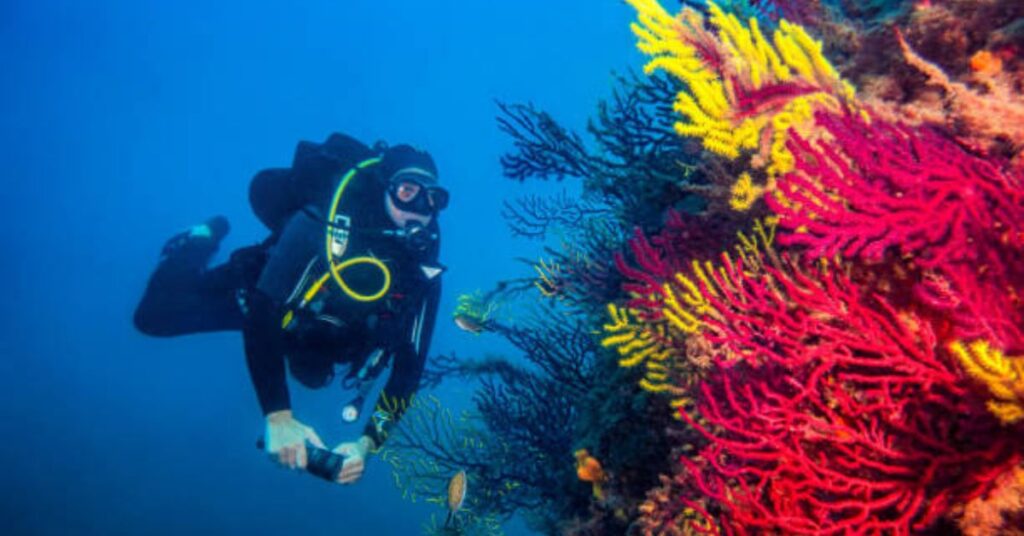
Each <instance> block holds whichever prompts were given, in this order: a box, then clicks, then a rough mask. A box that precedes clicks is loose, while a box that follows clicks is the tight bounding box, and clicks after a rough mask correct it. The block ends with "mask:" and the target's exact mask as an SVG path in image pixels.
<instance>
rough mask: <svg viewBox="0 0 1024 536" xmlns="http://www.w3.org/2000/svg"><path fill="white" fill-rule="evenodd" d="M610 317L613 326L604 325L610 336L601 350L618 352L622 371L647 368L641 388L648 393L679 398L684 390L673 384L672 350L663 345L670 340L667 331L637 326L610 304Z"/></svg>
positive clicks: (620, 310) (627, 314) (660, 327)
mask: <svg viewBox="0 0 1024 536" xmlns="http://www.w3.org/2000/svg"><path fill="white" fill-rule="evenodd" d="M608 315H609V316H610V317H611V322H609V323H607V324H605V325H604V332H605V333H607V336H606V337H605V338H604V339H602V340H601V346H604V347H605V348H614V349H615V351H616V352H618V354H619V356H620V359H619V366H620V367H626V368H632V367H636V366H639V365H643V366H644V369H645V374H644V377H643V378H642V379H641V380H640V387H641V388H642V389H644V390H645V391H650V392H652V393H666V392H667V393H669V394H672V395H680V394H681V393H682V389H680V388H679V387H678V386H675V385H673V384H672V383H671V382H670V376H669V373H670V372H671V366H672V363H673V360H672V357H673V350H672V348H670V347H668V346H666V345H665V344H664V341H665V340H667V339H666V333H665V327H664V326H663V325H657V324H638V323H636V322H634V321H633V320H634V318H633V315H632V313H630V311H629V310H628V309H620V308H619V307H616V306H615V304H611V303H610V304H608Z"/></svg>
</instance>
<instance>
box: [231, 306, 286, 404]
mask: <svg viewBox="0 0 1024 536" xmlns="http://www.w3.org/2000/svg"><path fill="white" fill-rule="evenodd" d="M246 305H247V306H248V308H249V311H248V314H247V315H246V317H245V324H244V326H243V327H242V336H243V338H244V340H245V361H246V364H247V365H248V366H249V376H250V378H251V379H252V385H253V387H254V388H255V389H256V398H257V399H258V400H259V403H260V408H261V409H262V410H263V414H264V415H270V414H271V413H274V412H278V411H282V410H287V409H291V400H290V399H289V396H288V379H287V374H286V372H285V363H284V349H283V348H282V344H281V336H280V335H281V333H280V331H281V328H280V322H279V321H278V320H277V317H276V315H275V314H274V313H275V312H276V310H277V308H276V307H274V303H273V301H271V299H270V298H268V297H267V296H266V295H265V294H263V293H262V292H260V291H258V290H254V291H252V292H250V293H249V295H248V297H247V300H246Z"/></svg>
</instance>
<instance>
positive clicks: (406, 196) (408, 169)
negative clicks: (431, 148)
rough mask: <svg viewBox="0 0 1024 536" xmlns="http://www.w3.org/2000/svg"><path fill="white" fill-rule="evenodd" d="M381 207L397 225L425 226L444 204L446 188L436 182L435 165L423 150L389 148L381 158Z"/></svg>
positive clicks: (445, 201)
mask: <svg viewBox="0 0 1024 536" xmlns="http://www.w3.org/2000/svg"><path fill="white" fill-rule="evenodd" d="M380 173H381V177H382V178H383V180H384V181H385V184H384V186H385V195H384V207H385V210H386V211H387V213H388V216H390V217H391V221H393V222H394V223H395V225H397V226H398V227H400V228H403V229H404V228H406V227H408V226H409V225H410V224H417V225H422V226H427V225H429V224H430V222H431V220H433V218H435V217H436V216H437V214H438V212H440V211H442V210H444V208H445V207H447V206H448V191H447V190H445V189H444V188H442V187H441V186H440V185H438V181H437V166H436V165H435V164H434V159H433V158H431V157H430V155H429V154H427V153H426V152H424V151H420V150H417V149H414V148H413V147H411V146H409V145H397V146H395V147H391V148H389V149H388V150H387V151H386V152H385V153H384V155H383V157H382V158H381V162H380Z"/></svg>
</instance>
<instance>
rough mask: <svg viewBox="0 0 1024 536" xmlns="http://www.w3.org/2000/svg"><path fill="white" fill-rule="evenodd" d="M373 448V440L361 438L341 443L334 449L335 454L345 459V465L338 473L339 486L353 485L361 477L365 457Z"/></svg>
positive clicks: (364, 465)
mask: <svg viewBox="0 0 1024 536" xmlns="http://www.w3.org/2000/svg"><path fill="white" fill-rule="evenodd" d="M373 448H374V444H373V439H370V437H369V436H363V437H360V438H359V439H358V440H356V441H352V442H350V443H342V444H340V445H338V446H337V447H336V448H335V449H334V453H335V454H340V455H342V456H344V457H345V464H344V465H342V466H341V472H340V473H338V483H339V484H353V483H355V482H356V481H357V480H359V478H360V477H362V476H363V469H364V468H365V467H366V457H367V456H369V454H370V451H371V450H373Z"/></svg>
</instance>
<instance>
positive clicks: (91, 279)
mask: <svg viewBox="0 0 1024 536" xmlns="http://www.w3.org/2000/svg"><path fill="white" fill-rule="evenodd" d="M208 4H211V3H208V2H198V1H182V2H152V1H148V2H147V1H142V2H140V1H138V0H131V1H128V0H124V1H97V2H76V1H52V0H42V1H39V0H34V1H25V0H21V1H17V0H14V1H7V2H3V3H0V72H2V73H3V83H2V84H0V173H2V174H3V178H2V181H3V194H2V195H0V217H2V221H0V223H2V224H3V228H2V230H0V251H2V252H3V256H2V262H0V285H2V290H3V294H2V296H3V297H2V298H0V311H2V317H0V319H2V322H0V430H2V432H0V462H2V464H3V465H2V469H0V474H2V475H3V476H2V477H0V482H2V486H3V490H2V491H3V493H2V499H0V514H2V516H0V527H4V528H3V531H4V533H5V534H104V535H106V534H191V533H229V534H242V533H245V534H310V535H314V534H397V535H405V534H417V533H419V530H420V525H421V523H422V522H423V521H424V520H425V519H426V518H427V517H428V516H429V515H430V514H431V513H432V512H435V511H436V509H435V508H434V507H428V506H423V505H410V504H409V503H407V502H404V501H403V500H402V499H401V496H400V493H399V491H398V490H396V489H395V488H394V487H393V485H392V484H391V480H390V475H389V473H388V470H387V467H386V466H385V465H384V464H382V463H380V462H379V461H377V462H371V465H370V466H369V468H368V471H367V474H366V475H365V477H364V479H363V480H362V481H361V482H360V483H358V485H356V486H351V487H341V486H336V485H329V484H326V483H322V482H320V481H317V480H315V479H312V478H309V477H307V476H305V475H300V474H297V473H289V472H287V471H285V470H282V469H278V468H277V467H275V466H274V465H272V464H271V463H269V462H268V461H267V460H266V459H265V458H264V457H263V456H262V455H261V454H260V453H259V452H258V451H256V449H255V448H254V445H253V443H254V440H255V438H256V437H257V436H259V435H260V434H261V432H262V418H261V415H260V412H259V409H258V407H257V404H256V400H255V396H254V395H253V392H252V390H251V388H250V385H249V379H248V376H247V373H246V369H245V365H244V359H243V355H242V352H241V341H240V337H239V336H238V335H237V334H217V335H204V336H193V337H186V338H178V339H172V340H159V339H151V338H146V337H144V336H142V335H140V334H138V333H136V332H135V331H134V330H133V328H132V325H131V322H130V318H131V312H132V310H133V308H134V306H135V303H136V301H137V299H138V297H139V295H140V292H141V291H142V289H143V286H144V284H145V281H146V279H147V277H148V275H149V272H150V270H151V269H152V267H153V265H154V263H155V261H156V257H157V254H158V251H159V248H160V246H161V245H162V243H163V241H164V240H165V239H166V238H167V237H168V236H170V235H171V234H173V233H175V232H177V231H178V230H180V229H182V228H184V227H186V226H188V225H191V224H193V223H195V222H198V221H201V220H203V219H205V218H207V217H208V216H210V215H212V214H217V213H221V214H225V215H226V216H228V218H229V219H230V220H231V222H232V224H233V231H232V233H231V235H230V236H229V237H228V238H227V240H226V242H225V249H226V250H227V251H230V250H231V249H233V248H234V247H237V246H241V245H245V244H249V243H252V242H255V241H257V240H259V239H260V238H261V237H262V236H263V233H264V230H263V229H262V227H261V226H260V225H259V223H258V222H257V221H256V219H255V217H254V216H253V215H252V214H251V213H250V211H249V208H248V205H247V199H246V191H247V186H248V181H249V179H250V177H251V176H252V174H253V173H254V172H256V171H257V170H259V169H261V168H264V167H273V166H283V165H287V164H288V163H289V162H290V158H291V153H292V150H293V148H294V145H295V143H296V141H297V140H299V139H310V140H317V141H319V140H322V139H324V138H325V137H326V136H327V135H328V134H329V133H330V132H332V131H345V132H348V133H351V134H353V135H356V136H357V137H360V138H362V139H364V140H366V141H370V142H372V141H374V140H377V139H386V140H389V141H391V142H393V143H399V142H411V143H414V144H417V145H421V146H423V147H425V148H427V149H428V150H429V151H431V152H432V153H433V155H434V157H435V158H436V160H437V162H438V165H439V167H440V170H441V174H442V181H443V182H444V183H445V184H446V185H447V186H448V187H449V188H450V190H451V192H452V195H453V204H452V206H451V207H450V209H449V210H448V211H447V212H446V213H445V214H444V219H443V228H444V249H443V254H442V260H443V261H444V262H445V263H446V264H447V265H448V266H449V267H450V271H449V273H448V275H447V276H446V277H447V279H446V283H445V285H446V287H445V288H446V292H445V297H444V302H443V303H442V308H441V315H442V322H441V323H440V326H439V328H438V330H437V333H436V337H435V342H434V353H440V352H450V351H456V352H458V353H459V354H460V355H467V356H468V355H472V354H473V353H474V352H480V351H482V350H483V349H485V348H488V347H489V345H492V344H495V341H494V340H488V339H486V338H483V337H481V338H473V337H470V336H467V335H465V334H463V333H461V332H458V331H457V330H455V328H454V326H453V325H452V324H451V323H450V322H449V321H447V318H448V315H450V312H451V310H452V309H453V307H454V304H455V296H456V293H457V292H460V291H469V290H473V289H475V288H479V287H483V288H486V287H488V286H490V284H491V283H492V282H493V281H495V280H497V279H498V278H501V277H509V276H512V275H523V268H522V267H521V266H519V265H516V264H515V263H514V262H513V261H512V257H514V256H516V255H526V254H528V253H530V252H533V251H535V248H536V244H529V243H523V242H520V241H512V240H511V239H510V238H509V234H508V232H507V230H506V227H505V224H504V223H503V222H502V221H501V220H500V218H499V216H498V213H499V212H500V206H501V205H500V203H501V201H502V199H503V198H506V197H511V196H516V195H520V194H521V193H523V192H524V189H523V188H522V187H520V186H519V185H517V184H515V183H513V182H511V181H508V180H505V179H503V178H502V177H501V169H500V166H499V162H498V158H499V156H500V155H501V154H502V153H503V152H504V151H506V150H507V149H508V148H509V147H510V142H509V140H508V139H507V138H506V137H505V136H504V135H503V134H501V133H500V132H499V131H498V130H497V128H496V126H495V122H494V115H495V113H496V107H495V106H494V103H493V100H494V99H496V98H498V99H504V100H508V101H532V102H534V103H535V104H537V105H538V106H540V107H542V108H544V109H547V110H549V111H551V112H552V113H553V114H554V115H555V116H556V117H557V118H558V119H560V120H561V121H563V122H564V123H565V124H567V125H569V126H573V127H578V128H582V127H583V126H584V125H585V121H586V118H587V116H588V115H589V114H590V113H591V112H592V111H593V109H594V106H595V104H596V102H597V100H598V99H599V98H601V97H603V96H606V95H607V94H608V93H609V91H610V89H611V85H612V84H611V77H610V73H611V71H612V70H619V71H622V70H624V69H627V68H630V67H636V66H637V65H639V64H640V61H641V58H640V57H639V53H637V52H635V51H634V48H633V39H632V36H631V35H630V33H629V30H628V23H629V21H630V18H631V16H632V13H631V12H630V10H629V8H628V7H627V6H626V5H624V4H622V3H619V2H614V1H608V2H594V1H592V0H562V1H560V2H557V3H553V2H548V1H539V0H523V1H520V2H515V3H505V2H473V3H469V2H465V1H462V0H459V1H456V0H435V1H432V2H412V1H402V2H371V1H351V0H350V1H344V2H340V1H319V2H305V3H303V5H302V6H301V7H285V6H284V3H280V2H268V1H265V0H255V1H249V2H221V3H215V4H214V5H208ZM553 6H557V7H553ZM469 389H470V387H469V386H460V385H457V384H456V385H453V384H448V385H446V386H444V387H443V388H442V390H441V391H439V393H438V394H439V396H441V397H442V398H444V397H446V396H450V397H452V398H456V399H457V398H459V397H460V396H462V397H464V396H465V394H466V393H467V392H468V390H469ZM295 400H296V402H295V404H296V408H297V409H296V411H297V412H298V413H299V416H300V418H304V419H306V420H308V421H309V422H310V424H312V425H314V426H315V427H316V428H317V429H318V430H319V431H320V432H321V435H322V436H323V437H324V438H325V439H326V440H328V441H330V442H338V441H342V440H347V439H351V438H352V437H354V436H355V434H356V433H357V429H355V428H344V427H342V426H341V425H340V424H339V421H338V420H337V419H336V418H332V417H333V416H336V415H337V410H338V408H339V407H340V402H341V395H339V394H338V392H337V388H336V387H334V388H328V389H327V390H326V391H324V392H319V393H315V394H314V393H299V394H297V395H295ZM509 533H510V534H523V533H525V531H524V530H523V529H521V528H517V526H515V525H514V524H513V526H512V527H511V528H510V532H509Z"/></svg>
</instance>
